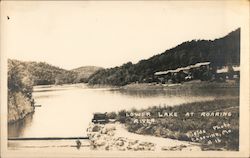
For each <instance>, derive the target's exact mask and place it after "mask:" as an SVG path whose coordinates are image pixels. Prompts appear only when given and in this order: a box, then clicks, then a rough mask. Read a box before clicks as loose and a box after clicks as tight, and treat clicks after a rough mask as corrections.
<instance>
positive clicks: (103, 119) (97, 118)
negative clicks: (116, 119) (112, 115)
mask: <svg viewBox="0 0 250 158" xmlns="http://www.w3.org/2000/svg"><path fill="white" fill-rule="evenodd" d="M92 122H93V123H108V122H109V119H108V117H107V113H106V112H105V113H94V117H93V119H92Z"/></svg>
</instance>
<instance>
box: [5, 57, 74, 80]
mask: <svg viewBox="0 0 250 158" xmlns="http://www.w3.org/2000/svg"><path fill="white" fill-rule="evenodd" d="M10 63H14V64H15V65H16V66H17V67H18V68H19V71H20V73H22V72H26V74H27V75H28V76H30V78H31V80H32V85H48V84H63V83H73V82H74V81H75V78H76V77H77V73H75V72H72V71H68V70H64V69H62V68H59V67H56V66H52V65H50V64H47V63H45V62H26V61H19V60H11V59H9V60H8V64H10Z"/></svg>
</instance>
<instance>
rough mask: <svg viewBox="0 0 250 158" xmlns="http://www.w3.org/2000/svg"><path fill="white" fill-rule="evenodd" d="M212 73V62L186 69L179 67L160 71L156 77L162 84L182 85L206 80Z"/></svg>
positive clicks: (190, 66) (197, 64)
mask: <svg viewBox="0 0 250 158" xmlns="http://www.w3.org/2000/svg"><path fill="white" fill-rule="evenodd" d="M209 72H210V62H202V63H196V64H194V65H189V66H186V67H179V68H177V69H173V70H167V71H159V72H156V73H155V74H154V75H155V76H156V77H157V78H158V79H159V81H160V82H161V83H166V82H172V83H180V82H184V81H189V80H192V79H201V80H206V73H207V74H208V73H209Z"/></svg>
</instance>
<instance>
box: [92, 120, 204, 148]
mask: <svg viewBox="0 0 250 158" xmlns="http://www.w3.org/2000/svg"><path fill="white" fill-rule="evenodd" d="M87 131H88V136H89V139H90V146H91V148H92V149H94V150H112V151H164V150H166V151H200V147H199V144H197V143H190V142H186V141H179V140H173V139H169V138H160V137H155V136H148V135H140V134H135V133H131V132H128V131H127V129H126V127H125V125H124V124H120V123H118V122H117V123H109V124H90V126H89V128H88V130H87Z"/></svg>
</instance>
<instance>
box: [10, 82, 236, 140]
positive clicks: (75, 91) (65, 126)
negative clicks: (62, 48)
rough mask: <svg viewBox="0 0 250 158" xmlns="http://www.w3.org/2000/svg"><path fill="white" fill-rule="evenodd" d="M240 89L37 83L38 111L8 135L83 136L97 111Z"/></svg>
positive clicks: (207, 97)
mask: <svg viewBox="0 0 250 158" xmlns="http://www.w3.org/2000/svg"><path fill="white" fill-rule="evenodd" d="M238 95H239V90H238V89H237V88H224V89H223V88H222V89H211V90H206V89H205V90H190V89H187V90H168V91H164V90H143V91H142V90H140V91H139V90H138V91H134V90H133V91H130V90H119V89H112V88H89V87H88V86H86V85H85V84H76V85H63V86H36V87H34V93H33V97H34V99H35V103H36V105H41V107H36V109H35V113H34V114H32V115H29V116H27V117H26V118H25V119H24V120H22V121H19V122H17V123H14V124H11V125H9V127H8V136H9V137H81V136H86V129H87V127H88V125H89V123H90V122H91V119H92V117H93V113H95V112H111V111H116V112H117V111H119V110H122V109H128V110H129V109H131V108H136V109H141V108H147V107H150V106H159V105H161V106H162V105H167V106H176V105H179V104H182V103H189V102H197V101H208V100H213V99H215V98H220V97H228V98H230V97H237V96H238Z"/></svg>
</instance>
